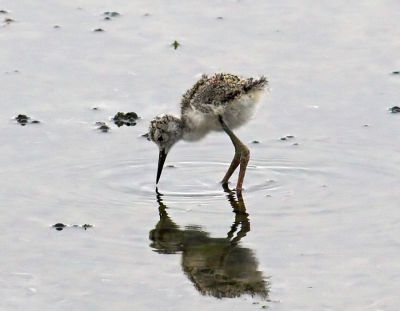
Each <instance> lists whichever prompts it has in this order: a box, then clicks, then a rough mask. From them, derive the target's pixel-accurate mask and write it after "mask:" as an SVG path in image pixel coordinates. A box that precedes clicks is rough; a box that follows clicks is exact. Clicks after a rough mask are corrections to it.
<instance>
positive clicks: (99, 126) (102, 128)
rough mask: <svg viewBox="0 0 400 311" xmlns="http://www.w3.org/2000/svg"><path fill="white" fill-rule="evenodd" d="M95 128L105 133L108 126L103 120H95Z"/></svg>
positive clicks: (108, 128)
mask: <svg viewBox="0 0 400 311" xmlns="http://www.w3.org/2000/svg"><path fill="white" fill-rule="evenodd" d="M96 125H97V129H98V130H99V131H101V132H103V133H107V132H108V131H109V130H110V127H109V126H108V125H107V124H106V123H105V122H96Z"/></svg>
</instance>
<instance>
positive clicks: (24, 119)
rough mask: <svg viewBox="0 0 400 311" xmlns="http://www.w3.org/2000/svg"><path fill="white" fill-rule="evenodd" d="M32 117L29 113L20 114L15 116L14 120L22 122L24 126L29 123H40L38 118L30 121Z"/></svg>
mask: <svg viewBox="0 0 400 311" xmlns="http://www.w3.org/2000/svg"><path fill="white" fill-rule="evenodd" d="M30 119H31V118H30V117H28V116H27V115H25V114H19V115H18V116H16V117H15V118H14V120H16V121H17V122H18V123H19V124H21V125H22V126H25V125H27V124H28V123H31V124H38V123H40V121H38V120H32V121H29V120H30Z"/></svg>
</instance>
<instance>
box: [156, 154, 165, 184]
mask: <svg viewBox="0 0 400 311" xmlns="http://www.w3.org/2000/svg"><path fill="white" fill-rule="evenodd" d="M166 158H167V154H166V153H165V149H161V150H160V155H159V156H158V169H157V179H156V184H158V181H159V180H160V177H161V172H162V169H163V167H164V162H165V159H166Z"/></svg>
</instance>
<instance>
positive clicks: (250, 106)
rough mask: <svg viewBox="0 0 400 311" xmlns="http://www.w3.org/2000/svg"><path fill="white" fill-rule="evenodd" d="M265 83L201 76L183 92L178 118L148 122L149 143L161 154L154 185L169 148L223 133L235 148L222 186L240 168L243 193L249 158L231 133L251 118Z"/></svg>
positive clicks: (222, 75)
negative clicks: (211, 132)
mask: <svg viewBox="0 0 400 311" xmlns="http://www.w3.org/2000/svg"><path fill="white" fill-rule="evenodd" d="M267 83H268V82H267V79H266V78H265V77H261V78H259V79H253V78H249V79H243V78H240V77H238V76H236V75H233V74H226V73H217V74H215V75H214V76H212V77H207V76H206V75H203V76H202V77H201V79H200V80H199V81H197V82H196V83H195V84H194V86H193V87H192V88H191V89H189V90H188V91H186V93H185V94H184V95H183V98H182V101H181V117H180V118H179V117H177V116H173V115H169V114H165V115H160V116H157V117H155V118H154V119H153V120H152V121H151V122H150V127H149V134H148V138H149V140H152V141H153V142H155V143H156V144H157V145H158V147H159V150H160V153H159V159H158V170H157V178H156V182H157V183H158V180H159V178H160V176H161V172H162V168H163V165H164V161H165V159H166V157H167V154H168V152H169V150H170V149H171V147H172V146H173V145H174V144H175V143H176V142H178V141H179V140H181V139H183V140H186V141H196V140H199V139H201V138H203V137H204V136H205V135H207V134H208V133H209V132H210V131H222V130H223V131H225V132H226V133H227V134H228V136H229V137H230V138H231V140H232V143H233V145H234V146H235V157H234V159H233V160H232V163H231V166H230V167H229V170H228V172H227V173H226V175H225V177H224V178H223V180H222V182H223V184H227V182H228V179H229V178H230V176H231V175H232V173H233V172H234V171H235V169H236V168H237V166H238V165H239V164H240V172H239V179H238V184H237V189H238V190H241V189H242V183H243V178H244V173H245V171H246V166H247V162H248V160H249V158H250V151H249V149H248V148H247V147H246V146H245V145H244V144H243V143H242V142H241V141H240V140H239V139H238V138H237V137H236V136H235V135H234V134H233V132H232V130H231V129H234V128H237V127H239V126H241V125H243V124H245V123H246V122H247V121H248V120H249V119H250V118H251V116H252V114H253V112H254V109H255V107H256V104H257V102H258V100H259V98H260V93H261V91H262V90H263V89H264V87H265V86H266V85H267Z"/></svg>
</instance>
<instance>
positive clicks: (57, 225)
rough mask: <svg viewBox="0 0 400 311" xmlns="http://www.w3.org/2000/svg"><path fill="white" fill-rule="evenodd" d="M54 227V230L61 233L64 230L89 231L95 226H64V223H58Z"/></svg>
mask: <svg viewBox="0 0 400 311" xmlns="http://www.w3.org/2000/svg"><path fill="white" fill-rule="evenodd" d="M52 227H53V228H54V229H56V230H57V231H61V230H64V229H65V228H67V227H68V228H81V229H84V230H87V229H89V228H92V227H93V225H90V224H84V225H66V224H63V223H61V222H58V223H56V224H55V225H52Z"/></svg>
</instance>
